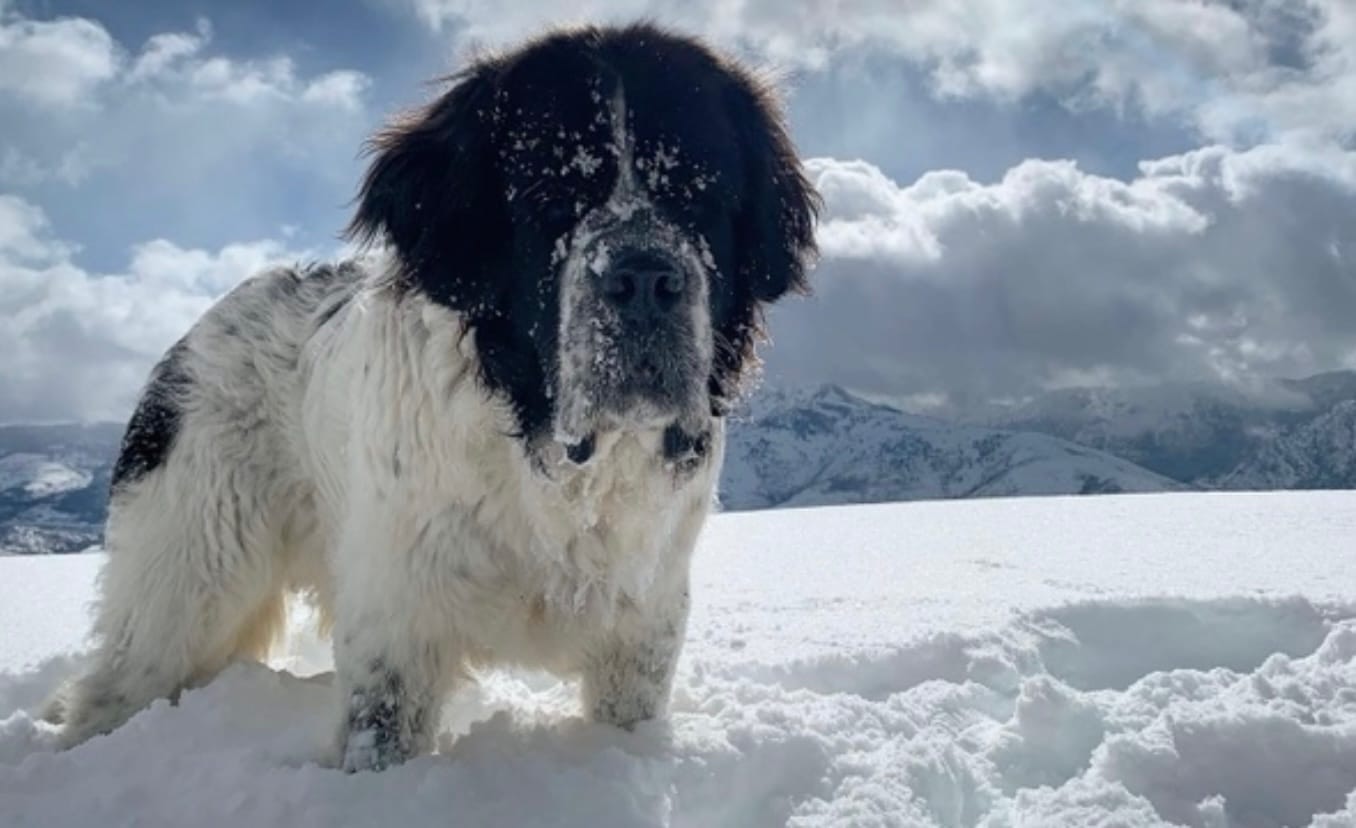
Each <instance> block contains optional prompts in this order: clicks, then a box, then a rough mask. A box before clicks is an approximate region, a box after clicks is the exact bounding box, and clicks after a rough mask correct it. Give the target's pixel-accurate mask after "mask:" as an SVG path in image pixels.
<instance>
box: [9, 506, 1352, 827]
mask: <svg viewBox="0 0 1356 828" xmlns="http://www.w3.org/2000/svg"><path fill="white" fill-rule="evenodd" d="M100 561H101V558H100V557H99V556H97V555H88V556H77V557H66V558H41V559H38V558H7V559H0V631H3V632H0V825H3V826H10V825H34V826H84V825H104V824H139V825H141V824H144V825H202V826H212V825H223V826H225V825H249V826H274V825H277V826H288V828H301V826H331V825H380V826H393V825H401V826H404V825H412V826H413V825H440V826H446V825H467V826H487V825H588V826H614V825H615V826H631V825H677V826H724V825H729V826H773V825H784V824H790V825H798V826H809V825H835V826H837V825H864V826H866V825H902V826H924V825H928V826H930V825H937V826H983V827H986V828H997V826H1019V825H1020V826H1047V825H1048V826H1095V825H1107V826H1111V825H1117V826H1147V825H1165V824H1167V825H1192V826H1210V828H1224V826H1230V828H1250V827H1251V826H1258V827H1259V828H1263V827H1265V826H1282V825H1288V826H1308V825H1312V826H1316V827H1318V828H1337V826H1352V825H1356V582H1354V579H1356V575H1354V574H1353V573H1356V493H1337V492H1333V493H1303V494H1298V493H1277V494H1267V495H1240V494H1230V495H1222V494H1170V495H1138V496H1115V497H1100V498H1049V499H1025V500H1020V501H1015V500H1014V501H1004V500H994V501H967V502H946V503H910V504H893V505H882V506H869V507H838V508H826V509H807V510H799V511H797V510H788V511H778V512H764V513H745V514H733V515H723V516H720V517H718V518H716V519H715V520H714V521H713V523H712V524H711V526H710V527H709V528H708V531H707V532H706V534H705V536H704V538H703V542H702V545H701V549H700V550H699V553H698V558H697V569H696V572H695V583H694V599H695V604H696V606H695V609H694V616H693V619H692V623H691V627H690V635H689V643H688V646H687V649H686V651H685V655H684V658H683V662H682V666H681V669H680V676H679V680H678V687H677V691H676V695H675V699H674V705H673V707H674V711H673V714H672V716H671V717H670V719H669V720H668V721H667V722H662V723H650V724H648V725H646V726H643V727H641V728H640V729H638V730H637V731H636V732H634V733H623V732H620V731H617V730H613V729H611V728H607V727H603V726H597V725H592V724H588V723H585V722H583V721H582V720H581V719H580V718H579V716H578V711H577V709H576V707H575V700H574V693H573V690H572V688H570V687H568V686H566V685H563V684H561V683H560V682H558V681H557V680H555V679H553V678H550V677H547V676H542V675H535V674H512V673H491V674H487V675H485V676H483V677H482V678H481V681H480V683H479V684H478V685H477V686H476V687H474V688H471V689H468V690H466V691H465V692H463V693H461V694H460V695H458V696H456V697H454V698H452V699H451V700H449V702H448V704H447V707H446V709H445V732H444V734H443V736H442V738H441V743H440V751H439V753H438V754H436V755H433V756H429V757H424V758H421V759H417V760H415V761H413V762H410V763H408V764H407V765H404V766H402V767H400V768H396V769H393V770H391V771H388V772H386V773H383V774H359V775H355V776H345V775H343V774H342V773H339V772H337V771H334V770H331V769H329V768H326V767H323V766H322V765H321V764H319V763H318V762H317V759H318V758H319V757H321V756H322V755H323V754H324V752H325V750H326V749H327V747H328V746H329V744H330V742H331V737H332V735H333V734H332V732H331V727H332V721H333V716H332V712H333V711H332V708H331V705H332V704H333V702H332V699H331V697H330V687H329V683H330V676H329V674H328V673H327V672H326V671H327V670H328V669H329V664H328V655H327V650H326V645H325V643H324V642H322V641H320V640H319V639H317V638H316V637H315V635H314V634H313V632H312V631H311V630H310V626H309V620H308V619H307V617H306V616H305V614H304V613H298V614H297V616H296V617H295V618H294V635H293V637H292V640H291V641H290V642H289V644H288V646H287V648H286V649H285V650H284V651H283V652H281V653H279V654H278V655H277V657H276V658H275V659H274V661H273V662H272V663H271V664H269V665H267V666H265V665H258V664H239V665H236V666H234V667H232V668H230V669H229V670H228V671H227V672H226V673H224V674H223V675H221V676H220V677H219V678H218V679H217V680H216V681H214V682H212V683H211V684H210V685H208V686H206V687H203V688H201V689H198V690H194V691H190V692H188V693H185V694H184V696H183V698H182V700H181V702H180V704H179V705H178V706H171V705H169V704H168V703H166V702H157V703H156V704H154V705H153V706H152V707H150V708H149V709H147V710H146V711H144V712H143V713H141V714H140V715H138V716H137V717H135V718H134V719H133V720H132V721H131V722H130V723H129V724H128V725H127V726H125V727H124V728H122V729H120V730H118V731H116V732H115V733H113V734H111V735H109V736H106V737H102V738H98V739H95V740H93V741H91V742H89V743H87V744H85V745H83V746H81V747H80V748H77V749H75V750H73V751H70V752H67V753H60V754H58V753H54V752H53V751H52V749H51V743H52V733H51V731H50V730H49V729H48V728H47V726H46V725H44V724H42V723H39V722H37V721H35V719H34V718H33V715H32V713H31V710H32V708H33V706H34V705H36V704H37V703H38V701H39V700H40V699H41V698H42V697H43V696H44V695H45V693H46V692H47V691H48V690H50V688H51V687H52V686H53V685H54V684H55V683H56V682H57V681H58V680H59V679H60V677H61V676H62V675H64V674H66V673H67V672H68V671H70V670H71V669H72V666H73V665H74V664H76V663H77V662H78V660H79V659H80V658H81V656H80V649H81V646H82V639H83V636H84V634H85V631H86V628H87V624H88V621H87V616H86V607H87V604H88V601H89V600H90V597H91V595H92V584H93V579H94V577H95V575H96V572H97V569H98V566H99V564H100Z"/></svg>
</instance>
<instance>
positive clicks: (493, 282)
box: [349, 25, 818, 439]
mask: <svg viewBox="0 0 1356 828" xmlns="http://www.w3.org/2000/svg"><path fill="white" fill-rule="evenodd" d="M450 80H451V83H452V86H451V88H450V89H449V90H448V91H447V92H445V93H444V94H442V95H441V96H440V97H438V98H437V99H436V100H434V101H433V102H432V103H430V104H428V105H427V106H425V107H423V108H422V109H419V110H416V111H414V112H411V113H409V114H407V115H405V116H404V117H402V118H400V119H398V120H397V121H395V122H394V123H393V124H392V125H390V126H388V127H387V128H386V129H384V130H383V131H381V132H380V133H378V134H377V135H376V136H375V137H374V138H373V139H372V141H371V142H370V150H371V152H372V153H373V155H374V161H373V163H372V165H371V167H370V169H369V171H368V173H367V176H366V179H365V180H364V182H363V184H362V189H361V192H360V195H359V201H358V207H357V212H356V214H355V216H354V218H353V221H352V223H351V225H350V227H349V233H350V235H351V236H352V237H353V238H356V239H359V240H371V239H373V238H377V237H380V236H381V235H382V234H385V236H386V237H387V239H388V240H389V241H390V243H391V244H392V245H393V246H394V248H395V250H396V251H397V253H398V256H399V260H400V262H401V264H402V268H401V270H400V272H399V273H398V274H397V276H396V278H397V279H398V281H399V284H400V286H401V287H403V288H405V289H408V290H412V291H420V292H422V293H423V294H425V295H426V296H428V297H429V298H431V299H433V300H434V301H436V302H439V303H442V304H444V305H446V306H449V307H451V308H454V309H455V310H458V311H460V312H461V313H463V314H464V315H465V317H466V318H467V320H468V322H469V326H470V329H471V330H472V331H473V332H474V336H475V342H476V346H477V350H478V352H479V354H480V359H481V374H482V380H483V382H484V383H485V384H486V385H487V386H488V387H489V388H490V389H491V390H492V391H494V392H497V393H499V394H501V395H502V396H503V397H504V398H506V399H507V400H508V401H509V402H510V404H511V406H512V410H513V412H514V415H515V418H516V420H517V424H518V427H519V430H520V435H521V436H522V437H524V438H526V439H532V438H534V437H537V436H541V435H543V434H544V433H545V432H547V431H548V430H549V428H550V423H551V421H552V416H553V411H554V409H553V405H554V400H553V393H552V382H553V381H554V368H553V366H554V364H555V354H556V348H557V345H558V343H557V342H556V339H557V335H558V322H559V319H558V317H559V313H560V302H559V301H558V300H557V296H558V290H559V284H558V279H559V274H558V270H557V268H555V267H554V266H553V262H552V253H553V243H554V242H555V240H556V239H557V238H559V237H560V236H561V235H562V234H564V233H566V232H567V231H568V230H569V229H570V228H571V226H572V225H573V223H574V222H575V221H576V219H577V217H578V215H579V214H580V213H581V212H583V211H585V210H588V209H592V208H594V207H597V206H598V205H599V204H601V203H602V202H603V201H604V200H605V199H606V198H607V196H608V193H609V192H610V190H611V187H612V183H613V181H615V179H616V176H617V174H618V172H617V158H616V155H615V153H612V152H609V151H608V147H607V142H608V141H609V140H610V138H611V135H610V131H609V129H608V128H607V124H605V123H604V124H602V125H601V126H600V124H599V119H598V113H599V111H600V106H602V105H605V104H606V102H607V100H608V99H609V98H610V96H611V95H612V93H613V91H614V90H615V89H616V88H617V87H618V85H619V84H621V85H623V86H624V88H625V95H626V105H627V113H628V116H629V118H628V121H629V123H628V124H627V126H629V128H630V129H631V130H633V132H634V134H635V141H636V145H637V149H638V151H640V152H641V153H648V154H650V155H653V153H654V150H655V149H656V148H661V147H664V146H680V147H681V148H682V150H683V152H682V155H681V158H682V163H683V164H685V165H691V166H692V167H693V168H692V169H666V170H663V171H660V172H662V173H663V174H664V175H666V176H667V180H668V181H670V182H673V185H672V186H670V187H667V188H665V187H662V186H661V187H660V192H658V193H655V195H656V197H657V200H658V202H659V204H658V206H659V208H660V209H661V210H663V211H664V212H665V213H666V214H667V218H668V220H669V221H672V222H673V223H675V224H678V225H680V226H682V227H684V228H688V229H690V231H691V232H692V233H694V234H700V235H701V236H702V237H704V238H705V239H706V241H707V243H708V244H709V247H710V252H711V256H712V258H713V259H714V262H715V266H716V271H717V272H718V273H719V274H723V275H724V276H725V278H719V279H715V280H713V284H712V285H711V286H710V294H709V300H710V312H711V319H712V328H713V334H714V336H715V339H716V348H715V359H714V366H713V369H712V371H711V375H710V377H709V381H708V383H707V386H708V389H709V395H710V403H711V410H712V413H713V414H714V415H716V416H721V415H723V414H725V413H726V412H727V410H728V408H729V406H730V404H731V402H732V400H733V399H734V397H735V396H736V394H737V393H738V390H739V385H740V378H741V375H742V374H743V373H744V372H745V371H746V369H747V368H748V367H749V366H750V365H752V364H754V362H755V359H754V355H753V346H754V343H755V340H756V339H757V338H758V337H759V335H760V333H761V321H762V320H761V315H762V314H761V308H762V305H763V304H764V303H768V302H771V301H773V300H775V299H777V298H778V297H779V296H781V295H783V294H784V293H787V292H788V291H804V290H805V288H806V282H805V272H806V267H807V265H808V262H809V261H810V259H811V258H812V257H813V255H814V252H815V244H814V237H813V225H814V220H815V216H816V212H817V207H818V201H817V197H816V195H815V193H814V191H813V189H812V188H811V187H810V185H809V184H808V182H807V181H806V179H805V177H804V175H803V173H802V171H801V167H800V164H799V162H798V161H797V158H796V154H795V150H794V148H793V147H792V145H791V141H790V139H789V137H788V135H787V130H786V126H785V124H784V122H783V120H782V117H781V115H780V113H779V111H778V109H777V107H776V106H775V103H774V100H773V98H772V95H771V94H770V92H769V89H768V87H767V86H766V85H765V84H764V83H762V82H760V81H759V80H758V79H757V78H756V77H754V76H753V75H752V74H751V73H750V72H748V71H747V70H745V69H743V68H741V67H739V66H737V65H735V64H733V63H731V62H729V61H727V60H725V59H723V58H721V57H719V56H718V55H716V54H715V53H713V52H712V51H710V50H709V49H707V48H706V47H705V46H703V45H702V44H700V43H699V42H697V41H696V40H693V39H690V38H687V37H683V36H680V35H676V34H673V33H670V32H667V31H664V30H662V29H659V28H657V27H654V26H650V25H636V26H630V27H625V28H608V29H601V28H584V29H578V30H570V31H565V32H556V33H553V34H550V35H547V36H545V37H542V38H541V39H538V40H536V41H533V42H531V43H529V44H527V45H526V46H523V47H520V48H518V49H516V50H514V51H512V52H509V53H506V54H502V55H494V56H487V57H484V58H482V59H480V60H479V61H477V62H476V63H475V64H473V65H472V66H471V67H469V68H467V69H465V70H464V71H462V72H460V73H458V74H457V75H455V76H453V77H452V78H451V79H450ZM510 101H511V102H512V103H511V104H510V103H509V102H510ZM524 102H526V103H524ZM580 148H582V149H583V150H585V151H586V152H587V153H588V155H589V157H591V158H596V159H600V160H601V162H602V163H601V167H600V168H598V169H595V170H591V171H586V170H584V169H582V168H580V167H579V166H571V165H570V164H569V162H570V161H571V159H572V158H573V157H574V155H575V153H576V152H578V150H579V149H580ZM543 171H549V172H550V173H551V175H549V176H547V177H545V178H543V175H542V173H543ZM651 172H655V171H651ZM712 173H714V175H711V174H712ZM639 174H640V175H641V176H646V175H647V172H646V171H645V170H641V171H640V172H639ZM698 176H702V177H703V181H710V185H709V186H706V187H704V188H698V187H693V186H691V184H690V182H692V181H693V180H694V179H695V178H696V177H698ZM651 180H652V181H661V180H662V179H660V178H652V179H651Z"/></svg>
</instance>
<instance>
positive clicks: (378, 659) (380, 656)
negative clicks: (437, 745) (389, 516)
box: [334, 521, 454, 773]
mask: <svg viewBox="0 0 1356 828" xmlns="http://www.w3.org/2000/svg"><path fill="white" fill-rule="evenodd" d="M377 523H378V525H380V523H381V522H380V521H377ZM393 528H394V527H393ZM427 534H428V533H426V532H424V533H418V534H417V536H416V537H417V538H418V540H415V541H413V542H410V541H406V542H404V543H402V542H401V541H400V538H401V537H402V535H405V536H406V537H408V535H406V533H403V532H401V531H400V530H399V529H395V530H394V531H392V532H389V533H382V534H375V533H373V532H372V531H371V529H370V527H369V528H368V529H367V531H361V530H360V531H355V532H353V533H351V535H350V537H349V538H346V539H345V542H344V543H343V544H341V549H340V560H339V564H340V583H339V592H338V595H337V596H336V618H335V630H334V662H335V672H336V674H337V685H338V688H339V693H340V698H339V702H340V707H341V714H342V719H341V721H340V726H339V751H340V754H339V764H340V766H341V767H342V768H343V769H344V770H345V771H348V772H350V773H352V772H354V771H363V770H383V769H385V768H387V767H390V766H391V765H398V764H400V763H401V762H404V761H405V760H406V759H408V758H410V757H412V756H416V755H418V754H421V753H426V752H428V751H429V749H430V748H431V747H432V742H433V736H434V734H435V733H436V732H437V727H438V711H439V703H440V701H441V699H442V696H443V695H444V693H445V692H446V690H447V680H448V677H449V676H450V675H451V674H452V673H453V672H454V671H453V669H452V667H453V665H452V663H451V661H452V658H453V657H454V653H453V652H452V642H450V641H449V640H447V639H448V636H447V630H446V628H445V625H444V624H443V622H442V619H439V618H437V617H435V616H436V613H435V612H434V610H433V608H434V607H436V606H437V605H438V603H437V602H436V601H431V600H429V599H428V596H427V594H426V591H427V590H429V589H431V588H434V587H433V585H432V584H430V583H428V581H427V578H421V577H420V576H419V575H418V573H419V572H421V571H427V566H425V565H423V564H426V563H427V558H428V556H429V555H430V554H433V553H434V550H432V549H426V548H424V547H423V545H422V544H423V542H424V540H423V539H424V538H425V536H426V535H427Z"/></svg>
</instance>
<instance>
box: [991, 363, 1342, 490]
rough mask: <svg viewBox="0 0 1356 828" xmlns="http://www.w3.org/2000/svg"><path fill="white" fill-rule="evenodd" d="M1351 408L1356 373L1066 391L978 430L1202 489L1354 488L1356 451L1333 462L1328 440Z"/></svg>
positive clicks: (997, 411)
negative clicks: (1001, 431) (1102, 454)
mask: <svg viewBox="0 0 1356 828" xmlns="http://www.w3.org/2000/svg"><path fill="white" fill-rule="evenodd" d="M1351 400H1356V372H1353V371H1335V372H1330V373H1326V374H1318V375H1315V376H1312V377H1306V378H1303V379H1282V380H1274V381H1271V382H1268V383H1265V384H1262V385H1260V386H1257V387H1253V388H1249V389H1238V388H1231V387H1227V386H1223V385H1209V384H1185V383H1180V384H1173V383H1168V384H1162V385H1156V386H1147V387H1139V388H1118V389H1104V388H1073V389H1063V390H1059V391H1052V392H1048V393H1045V394H1041V395H1039V396H1037V397H1035V398H1033V399H1030V400H1026V401H1024V402H1022V403H1020V404H1017V405H1012V406H1006V407H994V408H990V409H988V410H986V411H983V412H981V413H979V414H977V415H974V416H972V417H970V418H969V420H968V421H969V422H973V423H975V424H981V425H986V426H990V427H997V428H1005V429H1011V430H1016V431H1034V432H1038V433H1041V434H1048V435H1051V436H1054V437H1059V438H1062V439H1065V440H1070V441H1072V442H1075V443H1078V444H1079V445H1083V446H1088V447H1089V448H1095V449H1098V450H1101V451H1106V452H1109V453H1111V454H1114V455H1116V456H1118V457H1124V458H1125V459H1127V460H1130V461H1131V462H1133V463H1136V464H1137V465H1140V466H1143V467H1144V468H1147V469H1149V470H1151V471H1154V472H1157V473H1159V474H1162V475H1164V476H1166V477H1170V478H1172V479H1174V480H1177V481H1179V482H1183V483H1188V484H1191V485H1195V486H1200V487H1202V488H1241V487H1245V486H1246V487H1248V488H1257V489H1289V488H1353V487H1356V458H1353V457H1352V454H1351V450H1350V448H1348V449H1346V450H1345V453H1342V450H1341V449H1340V446H1339V447H1338V451H1339V454H1338V455H1337V456H1326V453H1327V452H1328V451H1329V449H1330V448H1332V446H1330V445H1329V444H1328V443H1325V442H1324V440H1323V439H1322V436H1321V435H1322V432H1324V431H1325V430H1326V429H1331V428H1333V427H1339V426H1340V423H1341V422H1342V420H1343V415H1342V414H1341V413H1337V409H1338V408H1339V407H1341V406H1343V405H1344V404H1346V403H1348V402H1350V401H1351ZM1347 416H1349V415H1347ZM1339 430H1340V427H1339ZM1287 469H1289V470H1287ZM1304 469H1313V470H1314V471H1313V472H1312V473H1309V472H1305V471H1304ZM1319 469H1327V470H1328V472H1331V473H1329V474H1321V473H1319V472H1318V471H1317V470H1319Z"/></svg>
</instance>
